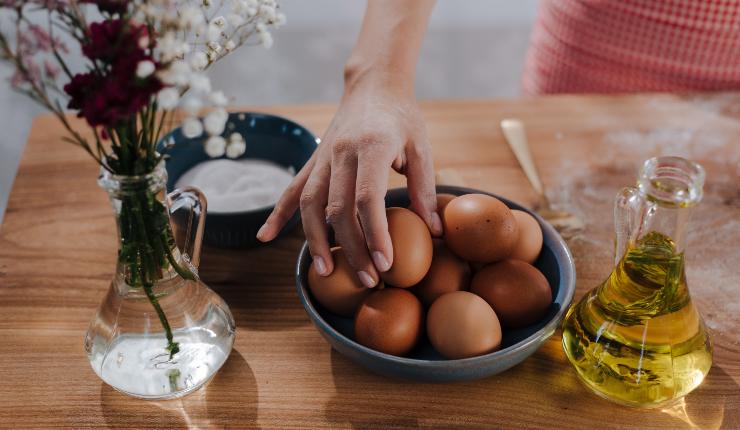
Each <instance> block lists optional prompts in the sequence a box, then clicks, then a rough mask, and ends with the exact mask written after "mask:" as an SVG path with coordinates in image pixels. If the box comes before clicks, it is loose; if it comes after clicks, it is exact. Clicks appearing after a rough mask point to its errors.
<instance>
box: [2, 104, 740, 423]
mask: <svg viewBox="0 0 740 430" xmlns="http://www.w3.org/2000/svg"><path fill="white" fill-rule="evenodd" d="M423 107H424V112H425V114H426V118H427V122H428V127H429V136H430V139H431V143H432V146H433V150H434V155H435V163H436V168H437V169H438V170H445V171H446V172H448V173H449V172H455V173H457V174H458V175H459V176H460V177H461V178H462V180H463V181H464V182H465V183H466V185H468V186H471V187H477V188H480V189H484V190H488V191H493V192H497V193H500V194H502V195H504V196H506V197H509V198H511V199H514V200H516V201H519V202H523V203H525V204H531V203H533V202H534V198H535V196H534V194H533V192H532V191H531V190H530V188H529V186H528V185H527V182H526V179H525V177H524V175H523V174H522V173H521V172H520V171H519V169H518V167H517V165H516V161H515V159H514V157H513V155H512V154H511V153H510V151H509V150H508V149H507V147H506V146H505V144H504V141H503V138H502V135H501V132H500V130H499V127H498V124H499V121H500V120H501V119H502V118H506V117H518V118H521V119H523V120H524V121H525V122H526V124H527V127H528V131H529V137H530V140H531V142H532V145H533V151H534V155H535V158H536V162H537V164H538V165H539V167H540V168H541V170H542V173H543V179H544V182H545V184H546V186H547V187H548V189H549V194H550V197H551V199H552V200H553V201H554V202H556V203H557V204H558V205H561V206H563V207H567V208H569V209H570V210H573V211H575V212H576V213H577V214H579V215H581V216H582V218H583V219H585V220H586V224H587V230H586V232H585V234H584V235H582V236H581V237H579V238H576V239H574V240H572V241H571V243H570V246H571V249H572V251H573V255H574V256H575V259H576V265H577V270H578V292H577V293H576V298H579V297H581V295H582V294H583V293H584V292H586V291H587V290H589V289H590V288H592V287H593V286H595V285H596V284H597V283H598V282H599V281H600V280H602V279H603V278H604V277H605V276H606V275H607V273H608V272H609V270H610V269H611V261H612V251H613V245H612V243H613V242H612V238H613V234H614V233H613V227H612V217H611V211H612V200H613V196H614V195H615V193H616V191H617V190H618V189H619V188H621V187H622V186H625V185H629V184H632V183H633V182H634V179H635V175H636V171H637V169H638V166H639V164H640V162H641V161H642V160H644V159H645V158H648V157H650V156H653V155H657V154H678V155H684V156H689V157H691V158H692V159H694V160H697V161H699V162H701V163H703V164H704V166H705V167H706V169H707V173H708V175H707V184H706V186H705V192H706V195H705V198H704V202H703V203H702V204H701V206H700V207H699V208H698V209H697V210H696V213H695V216H694V217H693V222H692V224H691V231H690V234H689V237H690V240H689V246H688V277H689V285H690V288H691V292H692V297H693V299H694V300H695V302H696V303H697V305H698V307H699V309H700V310H701V312H702V313H703V315H704V318H705V320H706V322H707V325H708V326H709V328H710V330H711V333H712V336H713V340H714V367H713V368H712V370H711V372H710V373H709V375H708V377H707V378H706V380H705V382H704V384H703V385H702V386H701V387H700V388H698V389H697V390H696V391H695V392H694V393H692V394H691V395H689V396H688V397H687V398H686V399H685V401H684V402H683V403H681V404H679V405H677V406H674V407H671V408H668V409H663V410H660V409H658V410H637V409H628V408H624V407H621V406H617V405H615V404H612V403H609V402H607V401H604V400H601V399H600V398H597V397H596V396H594V395H592V394H591V393H590V392H588V391H587V390H586V389H585V388H584V387H583V386H581V384H580V383H579V382H578V380H577V378H576V375H575V372H574V371H573V370H572V369H571V367H570V365H569V364H568V363H567V361H566V358H565V356H564V355H563V351H562V349H561V344H560V335H559V333H556V335H555V336H553V338H552V339H551V340H550V341H548V342H547V343H546V344H545V345H544V346H543V347H542V349H541V350H539V351H538V352H537V353H536V354H534V355H533V356H532V357H531V358H529V359H528V360H526V361H525V362H523V363H522V364H520V365H518V366H516V367H514V368H512V369H511V370H509V371H507V372H505V373H503V374H501V375H498V376H495V377H491V378H488V379H484V380H480V381H473V382H466V383H458V384H448V385H433V384H419V383H409V382H404V381H397V380H392V379H388V378H384V377H379V376H376V375H374V374H371V373H369V372H367V371H365V370H364V369H362V368H360V367H358V366H356V365H354V364H353V363H351V362H350V361H348V360H347V359H345V358H344V357H342V356H341V355H339V354H337V353H336V352H334V351H332V350H331V349H330V348H329V346H328V345H327V343H326V342H324V341H323V340H322V338H321V337H320V336H319V334H318V332H317V331H316V330H315V329H314V327H313V326H312V325H311V323H310V322H309V320H308V318H307V317H306V314H305V313H304V311H303V308H302V307H301V305H300V303H299V301H298V299H297V297H296V294H295V287H294V279H293V270H294V264H295V258H296V254H297V252H298V248H299V246H300V244H301V242H302V238H301V235H300V232H296V233H295V234H293V235H292V236H291V237H288V238H286V239H284V240H280V241H279V242H277V243H275V244H273V245H270V246H267V247H263V248H260V249H256V250H250V251H241V252H234V251H228V252H227V251H222V250H216V249H206V250H205V251H204V258H203V262H202V266H201V271H202V275H203V278H204V279H205V281H206V282H207V283H209V284H210V285H211V286H212V287H213V288H214V289H215V290H216V291H217V292H218V293H220V294H221V295H222V296H223V297H224V298H225V299H226V300H227V302H228V303H229V305H230V306H231V309H232V311H233V313H234V317H235V318H236V321H237V324H238V335H237V340H236V345H235V347H234V350H233V351H232V353H231V357H230V358H229V360H228V362H227V363H226V365H225V366H224V368H223V369H222V370H221V372H220V373H219V374H218V375H217V376H216V378H215V379H214V380H213V382H212V383H211V384H210V385H209V386H208V387H206V388H205V389H202V390H200V391H199V392H197V393H195V394H193V395H191V396H189V397H186V398H184V399H182V400H177V401H170V402H146V401H140V400H134V399H130V398H127V397H124V396H123V395H121V394H118V393H117V392H115V391H113V390H112V389H111V388H109V387H108V386H106V385H105V384H103V383H102V382H101V381H100V380H99V379H98V378H97V377H96V376H95V374H94V373H93V371H92V369H91V368H90V365H89V363H88V361H87V358H86V356H85V353H84V350H83V345H82V343H83V336H84V334H85V330H86V329H87V325H88V322H89V319H90V318H91V317H92V315H93V312H94V310H95V308H96V307H97V305H98V303H99V301H100V300H101V298H102V297H103V294H104V292H105V291H106V289H107V288H108V282H109V280H110V277H111V275H112V273H113V269H114V264H115V259H116V248H115V246H116V245H115V241H114V220H113V216H112V213H111V209H110V207H109V205H108V201H107V196H106V195H105V193H104V192H103V191H102V190H100V189H99V188H98V187H97V185H96V176H97V169H96V167H95V166H94V164H93V163H92V162H91V161H90V160H89V159H88V158H87V157H86V155H85V154H84V153H83V152H82V151H81V150H79V149H78V148H74V147H72V146H70V145H67V144H64V143H62V142H61V141H60V136H61V132H62V131H61V127H59V125H58V124H57V123H56V122H55V121H54V120H53V119H52V118H50V117H48V116H47V117H40V118H39V119H37V120H36V122H35V123H34V125H33V129H32V130H31V135H30V138H29V144H28V147H27V148H26V151H25V154H24V156H23V159H22V161H21V165H20V169H19V171H18V177H17V179H16V181H15V184H14V187H13V190H12V192H11V195H10V201H9V204H8V210H7V214H6V216H5V222H4V224H3V226H2V229H1V230H0V427H7V428H20V427H34V428H48V427H69V428H83V427H102V426H109V427H121V428H149V427H161V428H178V427H186V426H190V427H193V428H197V427H209V426H213V427H231V428H249V427H265V428H267V427H271V428H293V427H303V428H319V427H339V428H358V429H365V428H396V427H397V428H400V427H425V428H429V427H439V428H453V427H461V426H471V427H487V428H495V427H502V428H524V427H545V428H552V427H562V428H580V427H599V428H623V427H630V426H632V427H639V428H671V429H675V428H692V427H693V428H710V429H717V428H729V429H737V428H740V386H739V384H740V345H739V339H740V336H739V335H738V331H740V316H739V315H740V299H739V297H740V293H739V292H738V291H740V290H739V289H738V279H739V276H738V275H740V271H739V270H738V267H739V266H740V258H739V257H740V186H739V185H738V183H739V181H738V179H740V164H739V163H740V143H739V142H740V123H739V122H738V121H737V118H738V116H739V115H740V113H739V112H740V95H735V94H718V95H713V96H710V95H694V96H685V97H679V96H670V95H647V96H623V97H576V96H562V97H560V96H559V97H551V98H540V99H530V100H521V101H493V100H490V101H489V100H485V101H444V102H430V103H424V105H423ZM260 110H265V111H268V112H274V113H278V114H281V115H284V116H288V117H290V118H293V119H295V120H296V121H298V122H300V123H303V124H305V125H306V126H308V127H309V128H310V129H312V130H314V131H315V132H317V133H321V132H322V131H323V130H324V129H325V128H326V126H327V124H328V123H329V120H330V119H331V116H332V113H333V110H334V106H290V107H274V108H266V109H260ZM393 183H394V184H401V183H402V182H401V181H400V178H398V177H395V176H394V178H393Z"/></svg>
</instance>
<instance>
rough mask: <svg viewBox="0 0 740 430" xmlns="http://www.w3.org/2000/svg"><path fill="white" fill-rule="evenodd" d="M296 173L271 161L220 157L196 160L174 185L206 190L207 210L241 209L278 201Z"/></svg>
mask: <svg viewBox="0 0 740 430" xmlns="http://www.w3.org/2000/svg"><path fill="white" fill-rule="evenodd" d="M293 175H294V173H293V172H291V171H290V170H288V169H285V168H283V167H281V166H279V165H277V164H275V163H271V162H269V161H264V160H250V159H243V160H236V161H235V160H226V159H219V160H210V161H205V162H203V163H200V164H196V165H195V166H193V168H191V169H190V170H188V171H187V172H185V173H184V174H183V175H182V176H181V177H180V178H179V179H178V180H177V183H176V184H175V186H176V187H177V188H182V187H185V186H193V187H197V188H199V189H200V190H201V191H203V193H204V194H205V195H206V199H208V212H218V213H229V212H242V211H249V210H255V209H260V208H265V207H268V206H272V205H274V204H275V203H277V201H278V199H279V198H280V195H281V194H282V193H283V191H285V189H286V188H287V187H288V185H289V184H290V182H291V181H292V180H293Z"/></svg>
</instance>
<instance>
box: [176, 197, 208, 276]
mask: <svg viewBox="0 0 740 430" xmlns="http://www.w3.org/2000/svg"><path fill="white" fill-rule="evenodd" d="M167 200H168V202H169V208H170V223H171V224H172V230H173V233H174V237H175V243H176V244H177V247H178V248H179V249H180V252H181V253H182V254H183V256H184V257H185V258H186V259H187V260H188V261H189V262H190V264H191V265H192V266H193V268H194V269H196V270H197V269H198V265H199V264H200V250H201V245H202V243H203V232H204V230H205V225H206V212H207V208H208V203H207V201H206V196H205V195H204V194H203V192H202V191H200V190H199V189H197V188H195V187H185V188H182V189H176V190H174V191H172V192H171V193H170V194H168V195H167Z"/></svg>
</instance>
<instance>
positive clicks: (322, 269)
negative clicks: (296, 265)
mask: <svg viewBox="0 0 740 430" xmlns="http://www.w3.org/2000/svg"><path fill="white" fill-rule="evenodd" d="M313 264H314V265H315V266H316V273H318V274H319V275H321V276H326V275H328V273H326V263H325V262H324V259H323V258H321V257H319V256H316V257H314V258H313Z"/></svg>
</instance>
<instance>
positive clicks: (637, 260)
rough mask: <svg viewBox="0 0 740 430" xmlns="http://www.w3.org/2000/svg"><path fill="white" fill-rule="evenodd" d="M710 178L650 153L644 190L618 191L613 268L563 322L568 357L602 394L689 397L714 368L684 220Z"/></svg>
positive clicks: (635, 400) (656, 401)
mask: <svg viewBox="0 0 740 430" xmlns="http://www.w3.org/2000/svg"><path fill="white" fill-rule="evenodd" d="M703 184H704V169H703V168H702V167H701V166H700V165H698V164H696V163H693V162H691V161H688V160H685V159H683V158H679V157H660V158H652V159H650V160H647V161H646V162H645V164H644V166H643V168H642V171H641V173H640V176H639V178H638V183H637V187H629V188H625V189H623V190H622V191H621V192H620V193H619V194H618V196H617V199H616V202H615V208H614V218H615V227H616V239H617V240H616V258H615V259H616V263H615V264H616V265H615V267H614V269H613V271H612V273H611V274H610V275H609V277H608V278H607V279H606V280H605V281H604V282H603V283H602V284H601V285H599V286H598V287H596V288H595V289H593V290H591V291H590V292H589V293H587V294H586V295H585V296H584V297H583V298H582V299H581V300H580V301H579V302H578V303H576V304H575V305H573V306H572V307H571V308H570V310H569V311H568V314H567V315H566V317H565V320H564V322H563V348H564V350H565V354H566V355H567V357H568V359H569V360H570V362H571V364H573V366H574V367H575V369H576V371H577V372H578V376H579V377H580V378H581V380H582V381H583V382H584V383H585V384H586V385H587V386H588V387H589V388H590V389H592V390H593V391H594V392H595V393H596V394H599V395H601V396H602V397H605V398H607V399H610V400H613V401H616V402H618V403H622V404H625V405H629V406H639V407H655V406H659V405H662V404H664V403H668V402H671V401H672V400H675V399H679V398H681V397H683V396H685V395H686V394H688V393H689V392H690V391H692V390H693V389H694V388H696V387H697V386H699V384H701V382H702V381H703V380H704V377H705V376H706V374H707V373H708V372H709V368H710V367H711V365H712V347H711V344H710V341H709V336H708V334H707V331H706V328H705V326H704V322H703V321H702V318H701V316H700V315H699V312H698V311H697V309H696V307H695V306H694V304H693V302H692V300H691V296H690V295H689V290H688V287H687V285H686V273H685V270H684V253H685V246H686V229H687V223H688V219H689V214H690V213H691V211H692V207H693V206H695V205H696V204H697V203H699V201H700V200H701V197H702V187H703Z"/></svg>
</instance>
